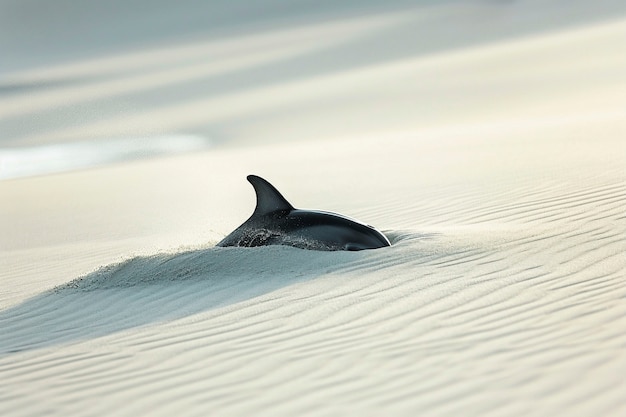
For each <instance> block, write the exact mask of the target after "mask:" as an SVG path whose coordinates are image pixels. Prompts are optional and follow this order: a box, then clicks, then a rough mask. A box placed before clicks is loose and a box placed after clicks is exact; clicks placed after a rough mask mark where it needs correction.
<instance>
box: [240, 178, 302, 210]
mask: <svg viewBox="0 0 626 417" xmlns="http://www.w3.org/2000/svg"><path fill="white" fill-rule="evenodd" d="M247 178H248V181H249V182H250V184H252V186H253V187H254V191H255V192H256V208H255V209H254V214H253V216H261V215H264V214H267V213H271V212H273V211H277V210H293V206H292V205H291V204H289V201H287V200H285V197H283V196H282V194H281V193H279V192H278V190H277V189H276V188H274V186H273V185H272V184H270V183H269V182H267V181H265V180H264V179H263V178H261V177H258V176H256V175H248V177H247Z"/></svg>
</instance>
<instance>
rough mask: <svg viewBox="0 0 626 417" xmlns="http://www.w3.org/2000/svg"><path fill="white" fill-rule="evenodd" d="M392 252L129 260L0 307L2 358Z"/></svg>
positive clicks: (248, 251) (223, 252)
mask: <svg viewBox="0 0 626 417" xmlns="http://www.w3.org/2000/svg"><path fill="white" fill-rule="evenodd" d="M389 237H390V240H391V241H392V243H394V245H395V243H396V242H399V241H403V242H404V243H406V244H409V245H410V244H411V241H412V240H415V239H418V240H422V239H428V238H430V237H431V236H428V235H417V234H412V233H402V232H397V233H391V235H389ZM399 246H403V245H399ZM404 246H405V249H409V248H407V247H406V245H404ZM394 249H395V248H394V247H392V248H385V249H381V250H366V251H359V252H345V251H341V252H318V251H310V250H302V249H295V248H291V247H285V246H268V247H259V248H209V249H201V250H193V251H187V252H182V253H175V254H157V255H153V256H148V257H136V258H132V259H129V260H127V261H124V262H122V263H119V264H112V265H107V266H104V267H102V268H100V269H99V270H97V271H96V272H93V273H91V274H89V275H86V276H83V277H80V278H77V279H75V280H73V281H70V282H68V283H67V284H64V285H62V286H59V287H56V288H54V289H52V290H49V291H46V292H44V293H42V294H40V295H38V296H35V297H33V298H30V299H28V300H26V301H24V302H23V303H21V304H19V305H16V306H14V307H11V308H8V309H6V310H4V311H0V328H2V338H1V339H0V355H7V354H11V353H15V352H23V351H29V350H34V349H40V348H46V347H51V346H55V345H61V344H70V343H76V342H81V341H85V340H89V339H95V338H98V337H103V336H107V335H110V334H114V333H117V332H121V331H124V330H127V329H131V328H136V327H142V326H149V325H153V324H157V323H163V322H168V321H172V320H176V319H180V318H183V317H187V316H190V315H193V314H196V313H200V312H206V311H209V310H212V309H217V308H221V307H227V306H229V305H233V304H236V303H239V302H243V301H246V300H250V299H252V298H254V297H258V296H260V295H263V294H266V293H270V292H272V291H275V290H278V289H280V288H283V287H286V286H289V285H293V284H295V283H298V282H304V281H308V280H312V279H315V278H317V277H319V276H322V275H327V274H333V273H345V274H354V273H362V272H363V271H362V269H363V267H364V265H372V263H374V264H376V265H378V268H385V267H387V265H393V264H397V263H398V262H402V259H403V256H405V255H406V253H405V252H404V251H402V250H401V252H403V253H404V255H402V254H401V253H398V252H397V251H395V250H394ZM396 258H397V259H396Z"/></svg>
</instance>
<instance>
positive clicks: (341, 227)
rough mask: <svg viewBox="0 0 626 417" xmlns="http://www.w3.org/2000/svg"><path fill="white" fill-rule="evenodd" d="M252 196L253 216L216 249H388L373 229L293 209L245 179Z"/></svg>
mask: <svg viewBox="0 0 626 417" xmlns="http://www.w3.org/2000/svg"><path fill="white" fill-rule="evenodd" d="M247 179H248V181H249V182H250V184H252V186H253V187H254V191H255V192H256V208H255V209H254V213H252V216H250V218H249V219H248V220H246V221H245V222H244V223H243V224H242V225H241V226H239V227H238V228H237V229H235V230H234V231H233V232H232V233H231V234H229V235H228V236H226V237H225V238H224V239H223V240H222V241H220V242H219V243H218V244H217V246H223V247H225V246H239V247H255V246H267V245H287V246H294V247H296V248H301V249H313V250H325V251H337V250H350V251H355V250H362V249H375V248H382V247H385V246H390V245H391V243H389V239H387V237H386V236H385V235H383V234H382V233H381V232H379V231H378V230H376V229H375V228H374V227H372V226H369V225H367V224H365V223H361V222H360V221H358V220H354V219H351V218H349V217H346V216H342V215H341V214H336V213H330V212H327V211H319V210H302V209H297V208H294V207H293V206H292V205H291V204H290V203H289V202H288V201H287V200H286V199H285V197H283V196H282V194H281V193H280V192H278V190H277V189H276V188H274V186H273V185H272V184H270V183H269V182H267V181H266V180H264V179H263V178H261V177H258V176H256V175H248V177H247Z"/></svg>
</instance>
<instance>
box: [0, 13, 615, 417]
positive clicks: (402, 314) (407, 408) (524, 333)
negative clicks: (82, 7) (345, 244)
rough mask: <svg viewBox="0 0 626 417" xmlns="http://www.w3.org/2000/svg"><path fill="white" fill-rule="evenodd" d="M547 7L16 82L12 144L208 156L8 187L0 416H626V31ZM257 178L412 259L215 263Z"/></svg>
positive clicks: (362, 18) (156, 52) (7, 120)
mask: <svg viewBox="0 0 626 417" xmlns="http://www.w3.org/2000/svg"><path fill="white" fill-rule="evenodd" d="M536 3H537V2H530V1H527V2H521V3H520V4H517V3H513V4H504V5H503V4H500V3H494V4H492V3H485V4H473V5H459V4H448V5H446V6H438V7H428V8H425V9H411V12H407V11H406V10H392V11H388V12H385V13H380V12H379V11H377V13H374V12H373V11H372V12H368V11H367V10H365V11H362V13H360V14H349V13H348V14H341V16H340V17H337V16H335V17H336V18H335V19H333V20H328V21H327V19H322V18H320V20H319V21H315V20H314V19H313V20H311V21H307V22H304V23H303V22H301V21H300V20H298V19H296V17H293V16H290V17H289V18H290V19H293V22H295V23H297V24H294V25H292V26H290V25H284V26H281V27H279V28H277V29H276V30H275V31H272V30H270V29H268V27H266V26H263V25H259V26H258V27H257V26H254V25H251V26H250V27H246V31H244V30H242V31H241V33H239V32H237V34H236V36H235V35H232V34H228V33H227V34H226V35H220V36H217V37H210V36H209V37H207V38H206V39H205V40H198V39H195V38H194V39H193V40H185V41H184V42H183V41H182V40H179V42H180V43H179V44H175V43H173V44H172V45H173V46H170V47H158V48H152V49H150V50H143V51H144V52H141V54H139V55H137V54H133V53H130V52H128V53H124V54H119V55H107V54H104V53H102V56H101V57H98V58H93V57H82V58H81V57H80V56H79V54H77V53H76V52H75V51H73V50H72V49H71V46H72V45H71V44H70V45H69V46H68V47H67V53H68V56H71V58H72V59H69V60H68V61H67V62H58V63H55V66H54V68H53V67H43V69H42V68H39V67H37V65H35V64H32V63H31V64H29V65H30V69H28V70H26V69H24V68H17V66H18V65H17V64H15V63H13V64H12V65H15V66H16V69H11V68H8V69H6V70H5V72H4V73H3V78H2V80H3V82H4V84H3V85H7V86H17V85H21V86H22V87H23V88H24V89H23V90H20V89H19V88H18V89H16V90H15V91H14V90H10V89H8V90H7V91H6V92H5V94H3V95H0V123H2V128H3V130H2V132H3V134H4V135H5V137H2V138H1V140H3V141H4V142H3V143H2V145H4V146H18V145H19V146H34V147H33V148H31V149H32V150H33V152H34V151H35V150H37V149H41V146H44V145H50V144H57V143H59V142H69V141H77V142H78V143H84V142H85V141H89V140H92V139H94V140H99V141H102V140H104V139H106V138H115V140H120V139H119V138H124V137H126V136H129V135H130V136H133V137H136V136H138V135H147V134H158V135H159V138H162V137H163V136H164V135H171V136H170V137H171V138H172V141H174V140H175V137H177V136H174V135H201V136H206V137H207V138H208V140H210V141H212V142H213V143H215V144H216V146H215V147H214V148H212V149H210V150H208V151H206V152H202V153H195V154H190V155H182V156H181V155H178V156H172V157H168V158H160V159H153V160H138V161H134V162H125V163H124V164H117V165H108V166H105V167H99V168H96V169H91V170H83V171H68V172H64V173H57V174H54V175H40V176H36V177H31V178H21V179H11V180H4V181H0V198H1V199H2V204H1V205H0V230H1V231H2V234H1V235H0V283H1V284H2V291H0V308H1V310H0V415H3V416H5V415H6V416H38V415H63V416H66V415H81V416H102V415H116V416H137V415H157V416H170V415H203V416H204V415H271V416H280V415H284V416H294V415H315V416H318V415H338V416H339V415H341V416H343V415H358V416H364V415H373V416H379V415H411V416H412V415H425V416H434V415H450V416H459V415H471V416H485V415H494V416H504V415H506V416H509V415H512V416H529V415H532V416H546V415H562V416H620V415H624V414H625V413H626V400H625V398H626V397H625V396H624V393H625V392H626V383H625V379H624V375H626V303H625V300H626V204H625V203H626V168H625V167H626V54H624V45H626V20H624V18H623V17H622V16H624V15H623V14H622V15H620V14H610V13H608V12H607V15H609V16H610V18H608V17H607V16H602V13H600V11H598V10H600V9H602V8H598V10H594V11H591V10H589V11H588V14H589V16H588V19H585V9H584V5H581V4H582V3H579V2H573V3H567V2H564V3H562V4H561V3H558V5H552V8H553V9H548V11H546V14H549V13H553V15H554V16H560V18H561V20H559V19H556V18H555V21H554V22H553V24H548V23H545V21H542V20H536V19H537V16H538V15H542V14H541V13H537V12H536V10H537V8H538V7H540V6H539V5H538V4H536ZM572 4H574V6H572ZM614 7H617V6H614ZM565 10H569V11H570V12H571V16H570V18H571V19H572V21H571V22H570V23H571V24H566V18H565V17H563V16H564V14H563V13H564V11H565ZM605 10H608V11H611V10H613V9H610V8H608V6H607V7H606V8H605ZM326 11H327V10H326ZM561 12H563V13H561ZM533 13H534V14H533ZM322 17H324V16H322ZM544 17H545V16H544ZM547 20H549V19H547ZM420 22H421V23H423V24H420ZM441 22H456V23H457V25H456V26H454V27H456V28H457V30H458V33H452V34H451V33H450V32H447V31H445V30H444V29H440V30H439V32H437V31H433V30H432V29H433V28H438V27H439V26H437V23H441ZM494 22H499V23H498V24H497V25H496V24H495V23H494ZM520 22H521V23H520ZM283 23H284V22H283ZM507 24H508V26H507ZM533 25H536V26H537V28H534V26H533ZM542 25H543V26H542ZM485 26H488V27H487V28H485ZM421 27H423V28H429V29H430V30H431V32H428V31H427V30H426V29H420V28H421ZM255 28H256V30H258V33H257V32H254V30H253V29H255ZM507 28H508V29H510V30H508V29H507ZM424 33H426V34H428V33H432V36H433V42H432V43H433V44H434V46H433V45H429V48H426V46H423V48H421V49H420V48H417V47H416V48H413V47H414V46H415V45H421V44H420V43H419V42H417V41H415V42H408V41H407V39H409V38H407V37H404V38H403V37H402V36H409V34H410V35H411V36H413V35H417V34H424ZM476 33H478V34H483V35H484V36H478V37H477V39H465V38H464V37H469V35H468V34H476ZM490 33H496V34H500V35H502V36H501V37H499V38H498V37H496V36H493V37H489V36H487V35H488V34H490ZM466 35H467V36H466ZM505 35H506V36H505ZM496 38H497V39H496ZM398 39H400V40H402V39H404V41H399V42H395V43H394V42H393V41H394V40H398ZM416 39H417V38H416ZM450 39H454V40H455V42H452V41H451V40H450ZM464 39H465V40H467V42H463V40H464ZM24 42H26V40H24ZM172 42H173V41H172ZM446 42H448V43H446ZM394 45H395V46H394ZM103 48H104V46H103ZM104 49H106V48H104ZM390 50H391V51H390ZM350 51H353V52H354V54H353V55H349V54H348V52H350ZM386 52H388V54H386ZM391 52H393V53H391ZM72 54H75V56H74V55H72ZM142 54H143V55H142ZM16 56H17V55H16ZM209 57H210V58H209ZM215 57H217V58H215ZM342 57H344V58H345V59H343V60H342V59H341V58H342ZM79 58H80V59H79ZM16 59H17V58H16ZM29 59H30V58H29ZM32 59H35V58H32ZM42 59H43V58H42ZM50 59H52V58H50ZM24 62H26V61H24ZM24 65H25V66H26V64H24ZM281 70H284V72H280V71H281ZM238 71H239V72H238ZM218 76H221V77H222V78H219V77H218ZM212 77H217V78H212ZM68 79H69V80H78V81H77V82H63V81H64V80H65V81H67V80H68ZM46 81H49V82H50V85H48V86H46V83H45V82H46ZM29 85H33V86H39V87H32V88H30V87H24V86H29ZM153 99H154V100H153ZM60 102H62V103H63V105H60V104H59V103H60ZM27 122H32V123H27ZM194 137H195V136H194ZM103 138H104V139H103ZM94 143H98V142H94ZM24 152H25V153H24V154H23V155H29V154H28V152H26V151H24ZM70 154H71V153H69V154H67V155H70ZM25 158H26V159H28V157H27V156H26V157H25ZM68 158H69V156H68ZM0 162H1V161H0ZM9 168H10V167H9ZM9 168H7V166H6V165H5V166H4V169H5V170H6V171H5V172H8V170H9ZM70 168H72V167H71V166H68V169H70ZM46 169H47V168H46ZM46 169H43V168H42V172H41V173H44V171H46ZM53 171H54V172H57V171H59V170H58V169H56V168H55V169H48V171H47V172H53ZM248 173H256V174H258V175H261V176H264V177H266V178H267V179H268V180H270V181H271V182H272V183H274V184H275V185H276V186H277V187H278V188H279V189H280V190H281V191H282V192H283V194H284V195H285V196H286V197H287V198H288V199H289V200H290V201H291V202H292V203H293V204H294V205H296V206H298V207H304V208H318V209H324V210H331V211H336V212H339V213H343V214H346V215H349V216H352V217H356V218H358V219H360V220H363V221H366V222H368V223H370V224H373V225H375V226H377V227H378V228H380V229H382V230H384V231H385V232H386V233H387V234H388V235H389V237H390V239H391V240H392V242H393V245H392V247H390V248H386V249H381V250H370V251H361V252H332V253H328V252H315V251H304V250H299V249H293V248H288V247H265V248H254V249H240V248H219V249H216V248H213V246H214V244H215V243H216V242H217V241H218V240H219V239H221V238H222V237H223V236H224V235H225V234H227V233H229V232H230V231H231V230H232V229H233V228H234V227H236V226H238V225H239V224H240V223H241V222H242V221H243V220H245V219H246V218H247V216H248V215H249V214H250V213H251V211H252V209H253V206H254V193H253V191H252V187H250V185H249V184H248V183H247V182H246V181H245V175H246V174H248ZM8 177H9V176H8V175H7V176H6V177H5V178H8ZM79 277H81V278H79Z"/></svg>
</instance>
